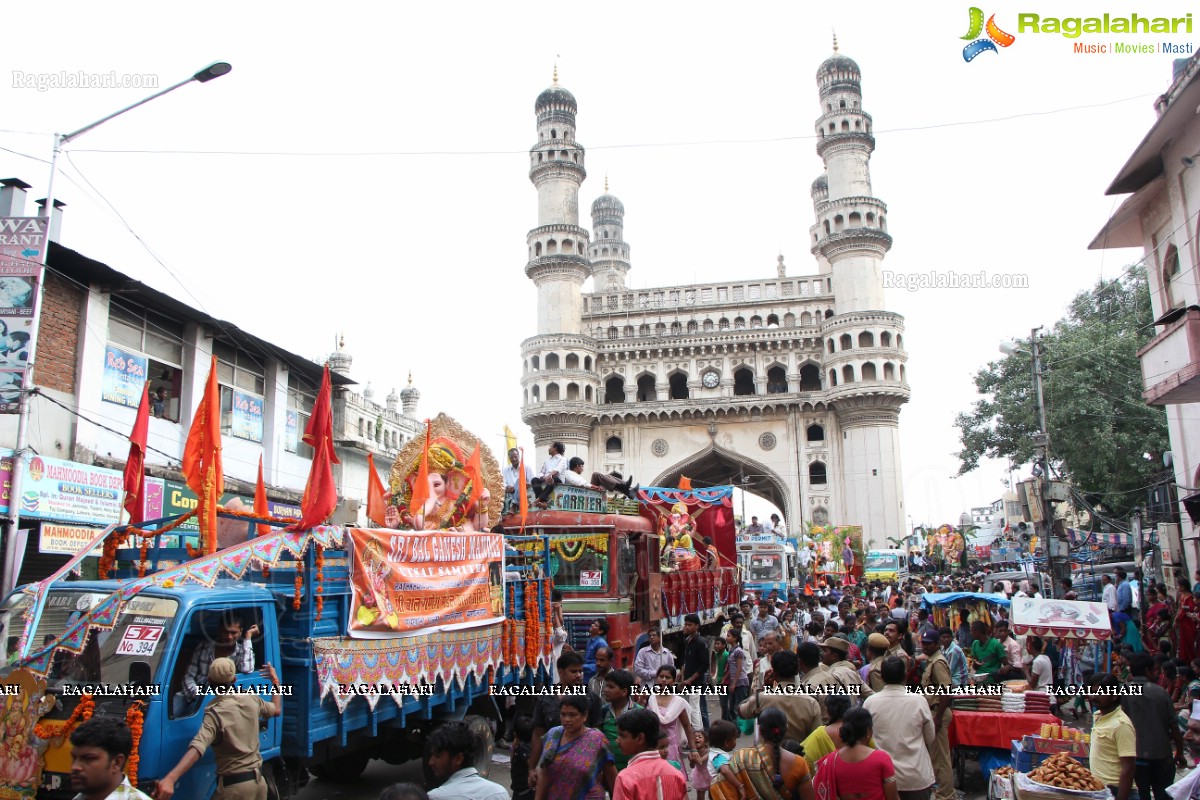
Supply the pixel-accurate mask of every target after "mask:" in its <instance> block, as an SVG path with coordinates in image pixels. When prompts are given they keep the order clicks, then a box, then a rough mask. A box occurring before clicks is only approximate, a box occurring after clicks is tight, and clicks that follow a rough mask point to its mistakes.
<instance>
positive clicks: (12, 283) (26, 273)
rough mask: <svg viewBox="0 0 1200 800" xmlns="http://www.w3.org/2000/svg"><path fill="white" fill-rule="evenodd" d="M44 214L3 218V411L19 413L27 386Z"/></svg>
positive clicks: (0, 369)
mask: <svg viewBox="0 0 1200 800" xmlns="http://www.w3.org/2000/svg"><path fill="white" fill-rule="evenodd" d="M47 223H48V220H47V218H45V217H0V413H3V414H12V413H16V411H17V409H18V406H19V403H20V399H21V390H22V389H23V388H24V387H25V385H26V381H27V376H26V365H27V364H28V362H29V348H30V346H31V345H32V343H33V320H34V317H35V315H36V313H37V308H36V305H37V286H38V281H40V280H41V279H42V259H43V252H42V251H43V248H44V247H45V246H46V231H47V227H48V225H47Z"/></svg>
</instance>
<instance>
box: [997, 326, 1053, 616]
mask: <svg viewBox="0 0 1200 800" xmlns="http://www.w3.org/2000/svg"><path fill="white" fill-rule="evenodd" d="M1040 330H1041V326H1038V327H1036V328H1034V329H1033V330H1031V331H1030V332H1029V350H1024V349H1022V348H1021V347H1020V346H1019V345H1018V344H1017V343H1016V342H1013V341H1007V342H1002V343H1001V344H1000V352H1001V353H1003V354H1004V355H1006V356H1012V355H1017V354H1018V353H1019V354H1021V355H1029V356H1031V357H1032V360H1033V388H1034V394H1035V398H1036V400H1037V413H1038V432H1037V434H1035V435H1034V437H1033V443H1034V446H1035V447H1036V448H1037V453H1038V454H1037V459H1036V460H1035V462H1034V477H1035V478H1036V479H1037V482H1038V484H1037V485H1038V497H1039V500H1040V503H1041V507H1042V509H1041V510H1042V532H1041V540H1042V541H1043V542H1045V543H1046V572H1048V573H1049V574H1050V594H1051V596H1053V595H1054V554H1053V548H1052V546H1051V542H1050V538H1051V536H1052V535H1053V533H1054V520H1053V519H1052V518H1051V517H1050V509H1049V505H1048V503H1047V502H1046V481H1048V480H1049V479H1050V471H1049V465H1050V460H1049V455H1050V431H1049V430H1048V429H1047V427H1046V402H1045V400H1044V399H1043V397H1042V348H1041V346H1040V345H1039V344H1038V331H1040Z"/></svg>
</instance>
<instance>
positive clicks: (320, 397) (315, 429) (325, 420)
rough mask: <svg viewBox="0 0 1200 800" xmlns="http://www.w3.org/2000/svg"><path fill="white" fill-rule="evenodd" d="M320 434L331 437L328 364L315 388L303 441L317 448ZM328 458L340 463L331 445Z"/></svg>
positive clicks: (331, 395)
mask: <svg viewBox="0 0 1200 800" xmlns="http://www.w3.org/2000/svg"><path fill="white" fill-rule="evenodd" d="M322 434H328V435H329V437H330V440H331V441H332V438H333V384H332V382H331V381H330V380H329V365H328V364H326V365H325V372H324V374H322V375H321V388H320V389H318V390H317V400H316V402H315V403H313V410H312V416H310V417H309V418H308V424H307V425H305V426H304V437H303V439H304V443H305V444H306V445H308V446H309V447H311V448H312V449H313V450H316V449H317V440H318V439H319V438H320V436H321V435H322ZM329 458H330V459H331V460H332V462H333V463H334V464H340V463H342V462H341V461H340V460H338V457H337V453H335V452H333V447H332V446H331V447H330V448H329Z"/></svg>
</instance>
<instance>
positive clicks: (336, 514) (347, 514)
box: [332, 497, 360, 525]
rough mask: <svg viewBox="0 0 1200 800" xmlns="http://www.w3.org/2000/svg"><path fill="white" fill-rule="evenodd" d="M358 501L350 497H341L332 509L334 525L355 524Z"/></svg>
mask: <svg viewBox="0 0 1200 800" xmlns="http://www.w3.org/2000/svg"><path fill="white" fill-rule="evenodd" d="M359 505H360V504H359V501H358V500H355V499H354V498H352V497H343V498H342V499H341V500H339V501H338V504H337V508H335V509H334V510H333V517H332V520H333V524H334V525H357V524H358V507H359Z"/></svg>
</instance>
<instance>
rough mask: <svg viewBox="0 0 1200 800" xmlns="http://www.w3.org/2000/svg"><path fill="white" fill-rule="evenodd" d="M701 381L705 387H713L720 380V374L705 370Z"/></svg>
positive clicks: (715, 386)
mask: <svg viewBox="0 0 1200 800" xmlns="http://www.w3.org/2000/svg"><path fill="white" fill-rule="evenodd" d="M703 381H704V388H705V389H715V388H717V384H718V383H720V382H721V376H720V375H718V374H717V373H715V372H706V373H704V378H703Z"/></svg>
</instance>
